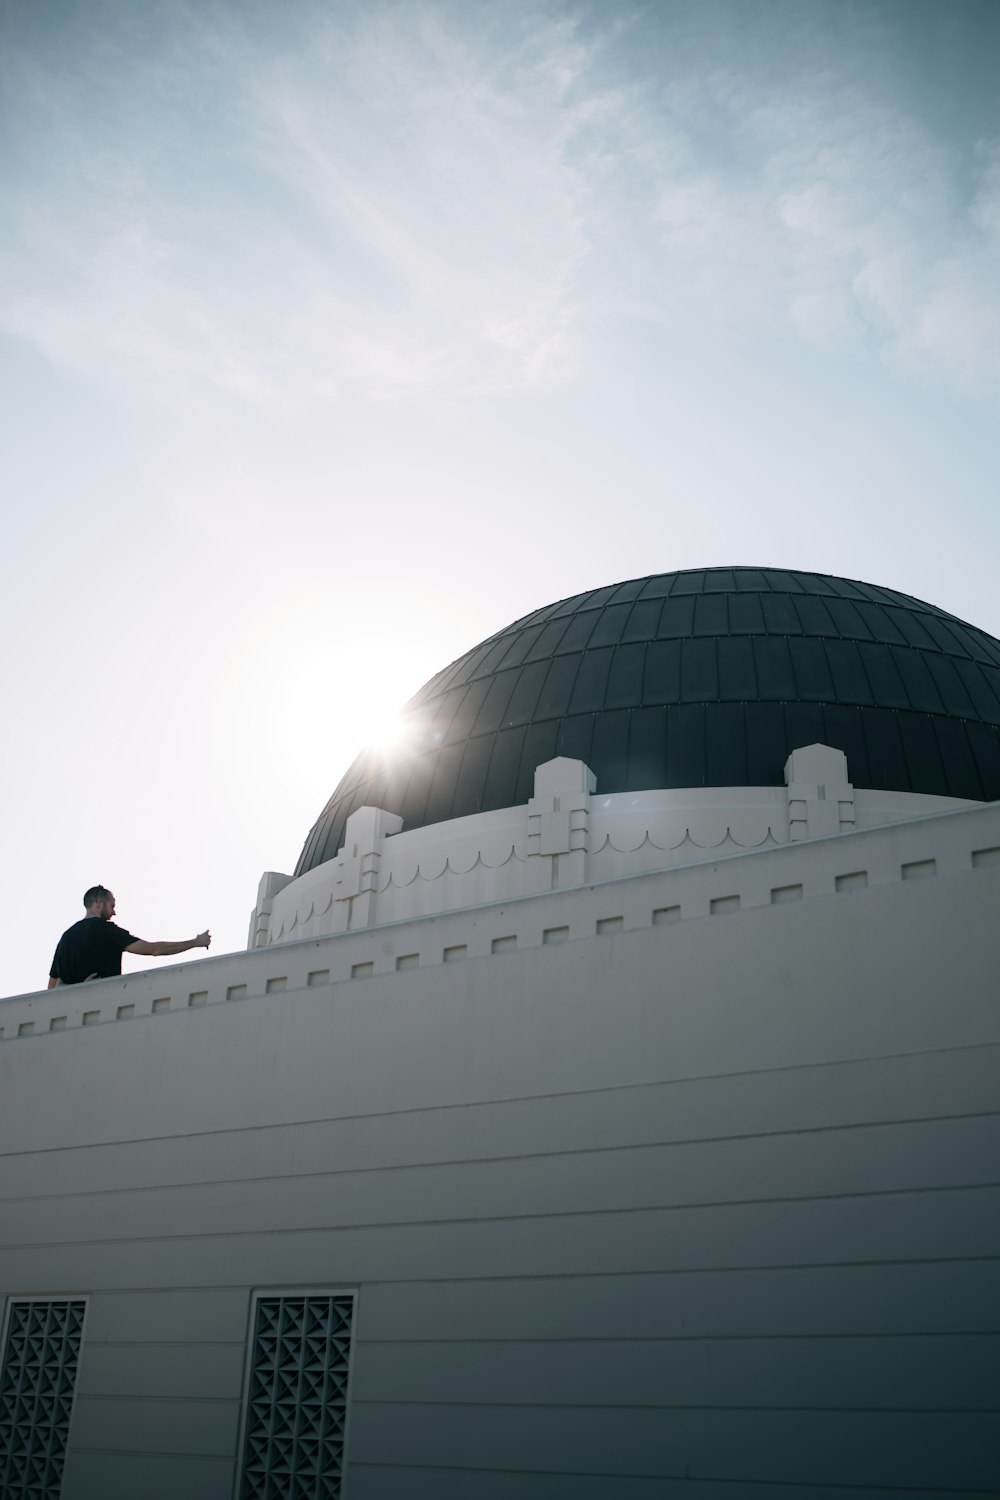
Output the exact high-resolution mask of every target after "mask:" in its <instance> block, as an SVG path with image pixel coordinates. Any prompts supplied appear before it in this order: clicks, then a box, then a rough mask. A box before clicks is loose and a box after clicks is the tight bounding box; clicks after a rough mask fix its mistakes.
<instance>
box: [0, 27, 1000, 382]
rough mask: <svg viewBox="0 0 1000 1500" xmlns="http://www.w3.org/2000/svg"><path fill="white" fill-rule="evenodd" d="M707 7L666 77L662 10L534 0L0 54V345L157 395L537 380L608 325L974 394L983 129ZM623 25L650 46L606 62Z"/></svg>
mask: <svg viewBox="0 0 1000 1500" xmlns="http://www.w3.org/2000/svg"><path fill="white" fill-rule="evenodd" d="M112 9H113V8H112ZM710 10H711V15H712V16H713V17H714V20H713V23H712V25H711V26H710V27H706V28H705V30H704V33H703V34H699V33H697V32H695V33H694V41H693V42H692V40H691V36H690V35H689V36H688V37H687V45H686V49H685V47H679V48H677V49H676V51H677V56H678V58H679V59H680V60H679V61H674V60H673V51H672V32H671V23H672V18H674V17H675V14H676V15H680V14H681V9H678V10H677V11H676V13H675V12H674V11H669V12H663V13H657V14H656V15H655V16H650V14H648V13H643V14H638V15H636V16H633V17H630V16H628V15H626V14H625V13H619V14H618V15H617V16H616V18H615V23H614V25H611V24H605V23H604V22H603V20H602V19H601V14H600V12H598V13H597V16H598V19H597V21H596V22H595V21H594V20H593V19H591V20H589V21H585V20H584V19H582V18H581V17H579V16H577V15H575V14H574V13H573V12H572V11H570V10H567V9H566V8H564V7H561V6H559V5H553V6H552V7H551V8H545V7H542V6H539V5H534V4H523V5H518V4H512V5H510V6H507V7H503V8H502V9H498V8H496V7H493V6H479V5H475V4H470V5H467V6H449V5H442V6H439V7H434V6H419V7H417V6H411V5H405V4H404V5H377V4H372V5H369V6H366V7H362V8H360V9H358V10H357V11H355V12H352V13H350V14H348V15H344V14H343V13H340V14H339V16H336V17H335V19H333V20H331V18H330V13H329V11H328V10H327V9H326V8H325V7H324V8H317V9H316V10H313V9H311V8H308V7H303V8H302V9H301V10H299V11H296V12H294V13H291V12H290V13H288V14H289V15H290V16H291V20H290V22H289V27H290V29H289V33H288V34H287V35H285V36H283V37H281V38H275V37H274V36H273V35H266V34H265V33H264V31H263V30H262V23H261V19H260V15H259V14H258V13H257V12H255V11H251V10H246V11H243V10H237V9H235V8H234V9H226V8H220V9H213V10H211V11H208V12H203V11H190V10H184V9H177V10H176V11H174V12H172V16H173V19H172V22H171V29H170V30H169V31H168V33H167V34H166V36H164V34H163V33H162V32H161V33H158V34H157V35H156V36H155V37H153V38H152V40H151V41H150V42H149V44H148V45H143V38H142V37H141V36H140V37H138V38H137V37H135V36H130V35H128V34H126V33H125V32H123V33H122V34H121V35H118V33H115V32H113V31H112V32H111V33H110V35H109V36H106V37H99V42H95V43H94V45H93V46H92V47H91V48H90V49H89V50H87V51H85V54H84V55H83V56H82V57H81V58H79V59H77V58H74V59H72V60H69V59H64V60H63V61H62V63H61V64H60V62H59V60H58V59H56V58H55V57H53V58H49V59H47V60H45V61H43V62H41V63H40V62H37V61H33V57H34V56H37V55H38V53H37V49H36V53H35V54H32V53H31V52H30V50H29V51H27V52H24V53H23V55H21V57H20V59H19V61H18V63H17V67H16V69H14V67H13V64H11V63H8V75H9V77H13V78H14V81H15V83H16V88H15V90H14V98H15V106H16V107H17V108H18V109H19V110H20V113H21V117H22V118H21V128H20V140H21V142H22V146H21V148H20V154H19V156H18V158H17V159H16V160H14V161H13V162H12V163H11V166H12V170H11V172H10V174H9V187H8V191H7V193H6V202H5V219H6V232H5V236H4V240H3V243H2V245H0V325H2V326H3V327H5V328H6V329H7V330H8V331H9V332H11V333H13V334H15V335H17V336H18V337H20V338H23V339H25V340H27V341H29V342H30V343H32V344H34V345H35V346H36V347H38V348H40V349H41V350H43V351H44V353H45V354H46V355H47V356H48V357H49V358H51V359H52V360H54V361H56V362H59V363H62V364H66V365H69V366H72V367H75V368H77V369H80V370H82V371H84V372H86V373H87V374H88V375H90V376H93V377H96V378H99V379H102V380H106V381H107V382H109V383H111V384H113V385H115V386H117V387H124V388H128V389H138V390H139V391H141V392H143V393H145V394H147V395H153V396H156V397H158V398H160V399H164V400H167V401H169V402H176V403H180V404H187V403H189V402H191V401H198V400H200V399H202V396H203V394H204V393H205V392H206V391H208V392H217V393H218V392H221V393H223V394H224V395H225V396H227V397H229V398H231V399H233V400H235V401H237V402H240V403H250V404H268V405H281V404H288V405H291V406H295V407H301V406H302V404H303V403H306V404H308V403H309V402H313V401H316V402H320V403H324V402H328V401H330V400H337V399H339V398H341V397H343V396H345V395H351V394H358V393H360V394H362V395H364V396H366V397H377V398H393V397H395V396H397V395H400V394H403V395H408V394H412V393H420V392H429V393H436V394H440V393H450V394H455V395H463V396H468V395H472V396H477V395H480V396H489V395H495V394H498V393H506V392H525V391H533V390H539V389H547V388H553V387H557V386H559V385H560V384H561V383H564V382H566V381H567V380H571V379H572V378H573V377H574V376H575V375H576V374H577V372H578V371H580V370H581V369H582V368H585V367H586V364H587V360H588V356H591V355H592V354H593V351H594V349H595V347H596V336H595V330H597V329H599V328H600V326H601V325H602V324H606V323H607V322H609V321H613V320H614V319H616V318H622V317H623V316H626V317H628V318H629V319H632V320H639V321H641V320H649V319H653V320H656V321H657V322H663V321H666V322H668V323H670V324H672V325H674V326H676V327H677V328H678V329H680V330H682V331H683V332H684V333H685V335H686V336H688V337H690V338H692V339H696V340H697V339H701V338H712V339H714V340H717V341H721V343H720V347H724V344H725V340H726V339H727V338H731V337H732V336H733V335H734V334H735V335H738V336H740V337H750V338H757V339H761V340H773V339H774V338H775V336H776V334H777V335H778V336H780V335H782V334H784V336H786V337H787V338H788V339H790V340H793V341H794V340H799V341H802V342H803V343H806V344H809V345H813V346H819V347H821V348H836V349H840V350H846V351H848V352H854V353H856V354H873V355H875V356H877V357H878V358H880V359H881V360H882V361H883V362H884V363H885V364H886V366H887V367H888V368H890V369H891V370H892V371H893V372H894V373H896V374H897V375H900V376H902V377H904V378H910V379H919V380H922V381H931V382H938V383H941V384H944V385H947V386H950V387H951V388H952V389H954V390H957V391H959V392H962V393H967V394H973V395H984V394H996V393H998V392H1000V276H998V274H997V272H998V269H1000V267H998V257H1000V149H998V146H997V143H996V142H993V143H989V142H986V143H978V145H977V144H976V143H972V145H967V144H965V143H962V142H957V141H954V140H952V141H947V142H946V141H943V140H942V139H940V138H939V137H938V135H937V134H936V133H935V131H934V130H933V129H932V128H931V126H930V125H929V124H928V123H927V122H926V121H922V120H920V119H917V118H915V117H914V115H913V114H912V112H910V111H909V110H908V109H907V108H905V107H904V106H903V105H902V104H901V103H900V102H899V101H898V100H897V99H895V98H894V97H893V96H892V95H891V93H890V92H889V91H887V89H886V88H885V86H884V84H883V83H882V81H881V76H880V71H879V68H878V66H877V65H876V64H877V49H878V47H880V46H881V47H885V46H888V45H889V44H890V42H891V38H889V39H888V40H887V39H886V37H885V36H884V35H883V36H880V34H879V33H878V30H877V28H876V29H875V30H874V31H864V35H861V34H859V35H857V36H855V37H854V38H853V45H854V47H855V49H857V48H859V47H860V46H861V43H862V42H863V43H864V44H865V47H866V48H867V49H868V51H869V52H871V53H872V55H873V58H874V60H873V61H872V62H871V63H870V64H869V65H868V66H867V67H866V68H864V69H859V67H858V66H857V65H856V63H857V57H856V55H855V53H854V52H852V50H851V45H847V46H846V50H845V47H844V46H840V48H839V50H838V49H837V47H836V46H834V45H833V44H831V46H830V47H827V48H826V49H825V50H824V46H823V45H822V43H823V36H822V35H821V33H819V32H818V31H817V30H816V28H815V27H813V28H812V29H811V30H810V28H809V27H808V26H805V23H803V27H804V29H803V31H802V37H801V38H800V39H799V45H798V49H797V50H796V48H795V47H791V46H790V47H789V49H788V52H787V57H786V58H785V62H784V67H783V68H776V66H775V64H774V62H773V60H771V61H769V62H768V63H767V65H766V66H765V64H764V62H762V60H761V59H762V58H763V57H765V56H766V57H767V58H769V59H773V58H774V57H775V56H779V57H781V56H784V54H782V52H781V48H780V47H779V46H778V39H775V41H774V45H773V46H771V47H770V48H761V47H757V49H756V50H754V49H753V48H749V49H745V50H746V56H743V55H741V54H738V51H737V48H738V45H741V44H740V42H739V37H738V36H737V37H736V39H735V40H730V39H729V29H727V27H726V26H725V25H722V24H721V21H720V18H721V20H724V19H725V16H726V15H727V14H730V12H727V10H726V7H725V6H722V7H718V6H716V7H714V8H710ZM111 13H112V12H111V11H107V12H105V13H104V14H105V16H108V15H110V14H111ZM694 14H696V15H698V16H700V15H702V14H708V11H706V12H704V13H703V12H702V11H700V10H698V11H696V12H695V13H694ZM731 15H732V16H733V17H735V18H737V19H740V21H741V24H743V25H744V28H745V24H746V23H745V17H746V15H747V12H746V11H745V10H743V9H742V8H740V7H737V9H736V10H735V11H733V12H731ZM761 24H762V25H763V24H765V23H761ZM766 24H773V23H771V22H768V23H766ZM295 26H298V30H297V31H295V29H294V28H295ZM630 27H631V36H632V38H633V41H634V40H636V39H639V40H640V41H641V40H643V39H644V37H645V33H644V28H648V39H649V40H650V42H651V43H652V42H653V41H655V42H656V43H657V45H658V46H659V48H660V51H659V52H657V50H656V48H655V47H652V46H651V48H650V53H649V56H648V57H646V56H645V53H644V52H643V49H642V48H641V47H640V49H639V51H638V53H633V55H632V59H631V63H630V66H629V67H628V68H627V69H622V68H621V67H618V68H617V71H616V68H615V66H614V63H613V58H614V49H615V44H616V41H617V39H618V38H619V37H620V36H621V35H622V34H628V33H629V28H630ZM862 30H864V28H862ZM760 39H761V38H760V37H758V38H757V40H758V41H760ZM745 40H746V38H745V37H744V42H745ZM764 40H766V38H764ZM41 55H42V56H43V58H44V52H43V53H42V54H41ZM859 55H860V54H859ZM667 58H669V59H671V64H670V67H669V68H666V64H665V62H664V59H667ZM71 62H72V66H71ZM661 65H662V66H661Z"/></svg>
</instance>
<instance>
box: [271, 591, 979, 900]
mask: <svg viewBox="0 0 1000 1500" xmlns="http://www.w3.org/2000/svg"><path fill="white" fill-rule="evenodd" d="M404 712H405V717H406V719H407V721H408V722H409V723H410V724H411V726H412V734H411V735H410V737H409V742H408V743H407V745H406V747H405V748H404V749H402V750H398V751H396V752H395V753H394V754H393V755H392V756H389V757H387V756H385V755H383V754H379V753H378V752H376V751H373V750H366V751H364V752H363V753H362V754H361V755H360V756H359V757H358V759H357V760H356V761H355V762H354V764H353V765H352V766H351V768H350V770H349V771H348V772H347V775H346V776H345V777H344V779H343V780H342V781H341V783H340V785H339V786H338V788H337V790H336V791H335V792H334V794H333V796H332V797H331V798H330V801H329V802H328V803H327V805H326V807H325V808H324V809H323V812H322V814H321V815H320V817H319V819H318V820H317V822H316V825H315V827H314V828H313V830H312V832H311V833H310V835H309V837H308V839H307V840H306V844H305V848H304V849H303V851H302V855H301V857H300V859H299V863H298V865H297V867H296V871H295V873H296V875H301V874H303V873H304V872H305V871H306V870H311V869H313V868H314V866H316V865H318V864H322V863H323V861H324V860H327V859H332V858H333V857H334V855H335V854H336V853H337V851H338V849H339V847H340V845H341V843H342V841H343V831H344V824H345V822H346V820H347V818H348V816H349V815H350V814H351V813H352V812H353V811H354V810H355V809H356V808H358V807H363V806H366V805H367V806H375V807H384V808H388V809H389V811H390V812H394V813H399V814H401V815H402V818H403V826H404V828H420V827H421V826H423V825H424V824H428V823H438V822H441V821H443V820H444V819H446V818H460V817H464V816H465V815H466V814H469V813H476V812H486V811H488V810H489V809H491V808H497V807H511V806H514V805H515V804H517V803H522V802H526V801H527V799H528V798H529V797H530V796H531V793H532V782H533V777H534V771H535V767H536V766H537V765H539V764H541V763H542V762H543V761H546V760H551V759H552V757H553V756H556V755H567V756H570V757H572V758H574V759H578V760H584V761H586V762H587V764H588V765H589V766H590V767H591V769H592V770H593V771H594V773H595V775H596V776H597V786H598V790H599V791H602V792H627V791H642V790H646V789H650V788H654V787H693V786H781V785H783V782H784V776H783V768H784V764H785V760H786V759H787V757H788V755H789V753H790V752H791V751H792V750H794V749H795V748H797V747H798V746H800V745H809V744H813V743H814V742H816V741H821V742H823V743H824V744H828V745H835V746H837V747H838V748H839V749H841V750H843V751H844V752H845V753H846V755H847V762H848V767H849V774H850V776H851V778H852V780H853V781H854V782H855V784H856V785H858V786H862V787H877V788H882V789H889V790H894V791H901V792H930V793H939V794H942V795H944V796H949V797H970V798H974V799H977V800H978V799H982V800H986V801H993V800H994V799H997V798H1000V641H996V640H994V639H993V637H992V636H989V635H986V634H985V633H984V632H983V631H981V630H976V629H975V628H974V627H973V626H971V625H966V624H964V623H963V622H962V621H961V620H957V619H955V617H954V616H953V615H949V614H946V613H945V612H944V611H943V610H940V609H935V608H934V606H933V605H931V604H923V603H921V601H920V600H919V599H911V598H909V597H908V596H907V595H906V594H897V593H895V592H894V591H893V590H892V589H883V588H876V587H874V586H873V585H872V584H868V583H855V582H850V581H848V580H847V579H845V578H831V577H828V576H826V575H824V574H818V573H790V572H781V571H777V570H775V569H772V568H708V569H704V570H699V571H694V572H685V573H658V574H655V575H654V576H653V577H650V578H634V579H632V580H630V581H629V582H628V583H618V584H611V585H610V586H609V587H608V588H602V589H596V590H594V591H593V592H592V593H587V594H577V595H576V596H575V597H574V598H572V599H563V600H560V602H559V603H557V604H550V605H548V606H547V607H546V608H545V609H539V610H536V611H535V612H534V613H533V614H530V615H526V616H525V617H524V619H522V620H517V621H516V622H515V623H514V624H513V625H509V626H508V627H507V628H506V629H505V630H502V631H500V632H499V634H497V635H494V636H491V637H490V639H489V640H488V641H484V642H483V643H482V644H481V645H479V646H476V647H475V648H474V649H473V650H472V651H468V652H467V653H466V654H465V656H462V657H460V658H459V659H458V661H456V662H453V663H452V664H451V666H449V667H446V668H445V670H444V671H443V672H439V673H438V675H437V676H436V677H433V678H432V679H431V681H430V682H428V683H427V684H426V686H425V687H423V688H422V689H421V690H420V692H419V693H417V695H416V697H415V698H413V699H412V700H411V701H410V703H409V704H408V705H407V707H406V710H405V711H404Z"/></svg>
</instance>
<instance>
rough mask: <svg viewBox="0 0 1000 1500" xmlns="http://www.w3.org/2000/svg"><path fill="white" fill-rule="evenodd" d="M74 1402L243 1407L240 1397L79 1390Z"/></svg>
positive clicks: (97, 1404)
mask: <svg viewBox="0 0 1000 1500" xmlns="http://www.w3.org/2000/svg"><path fill="white" fill-rule="evenodd" d="M181 1347H183V1346H181ZM74 1401H75V1403H76V1404H79V1405H82V1404H83V1403H84V1402H86V1403H87V1404H89V1405H93V1406H100V1405H102V1404H104V1403H106V1402H108V1401H112V1402H114V1403H115V1405H116V1406H117V1405H120V1404H122V1403H123V1402H128V1404H129V1405H131V1406H160V1405H162V1403H163V1402H164V1401H169V1402H170V1404H171V1406H176V1405H179V1404H180V1403H181V1402H183V1403H184V1405H185V1406H239V1405H241V1398H240V1397H239V1396H164V1395H162V1394H161V1395H157V1396H137V1395H135V1394H134V1392H132V1391H121V1392H118V1391H83V1390H78V1391H77V1393H76V1396H75V1397H74Z"/></svg>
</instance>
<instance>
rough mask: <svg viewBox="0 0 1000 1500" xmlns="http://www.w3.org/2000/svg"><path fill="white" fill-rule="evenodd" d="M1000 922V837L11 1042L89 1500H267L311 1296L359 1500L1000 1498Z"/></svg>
mask: <svg viewBox="0 0 1000 1500" xmlns="http://www.w3.org/2000/svg"><path fill="white" fill-rule="evenodd" d="M998 901H1000V808H997V807H990V808H985V809H974V810H971V811H965V812H958V813H952V814H948V815H945V816H940V817H931V818H926V819H921V820H918V821H917V822H913V823H907V824H901V825H897V826H894V827H892V828H886V829H874V830H868V831H862V832H856V833H851V834H844V835H839V836H835V837H831V838H828V839H820V840H816V841H812V842H809V843H801V844H789V845H787V846H784V847H781V848H776V849H768V850H765V851H761V852H760V853H754V854H744V855H738V856H734V857H733V858H731V859H728V860H719V861H717V862H715V863H711V864H709V863H706V864H704V865H698V866H688V867H685V868H683V869H679V870H673V871H668V872H661V873H655V874H644V875H640V876H636V877H634V878H630V879H627V880H621V881H617V882H613V883H610V884H606V885H603V886H599V887H586V888H583V889H579V890H557V891H551V892H549V893H545V894H540V895H537V896H534V897H530V898H525V899H524V900H522V901H518V902H513V903H508V904H506V905H496V906H486V907H480V908H476V909H475V910H473V911H469V912H465V913H450V914H447V915H444V916H434V917H428V918H425V919H423V920H421V921H414V922H411V923H403V924H396V925H393V926H389V927H385V928H383V929H375V930H367V931H365V932H362V933H357V934H355V933H350V932H348V933H344V934H342V935H335V936H330V937H325V938H320V939H317V940H315V941H308V942H301V943H290V944H287V945H279V946H277V947H272V948H267V949H263V950H260V951H258V952H253V953H246V954H241V955H231V956H228V957H221V958H216V959H209V960H205V961H204V962H202V963H198V964H186V965H180V966H175V967H173V968H170V969H161V970H159V971H155V972H152V973H149V974H142V975H137V976H132V977H129V978H126V979H122V980H114V981H102V982H99V983H94V984H90V985H87V986H80V987H77V992H71V991H60V990H56V991H52V992H47V993H45V994H42V995H38V996H25V997H17V998H15V999H12V1000H10V1001H6V1002H2V1003H0V1023H2V1024H3V1027H4V1033H3V1035H4V1039H3V1041H2V1042H0V1120H2V1141H0V1146H2V1155H0V1241H2V1243H0V1290H2V1292H3V1294H4V1295H5V1296H8V1297H9V1296H27V1295H37V1296H49V1295H51V1296H65V1295H69V1294H76V1295H81V1296H85V1297H86V1298H87V1312H86V1322H85V1330H84V1339H83V1347H82V1356H81V1362H80V1370H79V1378H78V1384H77V1391H76V1398H75V1405H74V1410H73V1418H72V1425H71V1430H70V1444H69V1454H68V1458H67V1463H66V1470H65V1477H64V1483H63V1490H62V1494H63V1500H167V1497H170V1500H176V1497H178V1496H184V1497H185V1500H223V1497H225V1500H228V1497H230V1496H231V1494H232V1492H233V1483H234V1468H235V1460H236V1452H237V1446H238V1437H239V1428H240V1416H241V1401H242V1391H243V1382H244V1370H245V1357H246V1345H247V1336H248V1320H249V1315H250V1305H251V1297H252V1294H253V1293H254V1292H255V1291H264V1290H267V1289H270V1288H280V1289H294V1288H296V1287H312V1288H331V1289H333V1290H354V1291H356V1292H357V1297H358V1301H357V1316H356V1322H355V1329H354V1347H353V1355H352V1394H351V1410H350V1426H349V1432H348V1440H347V1454H348V1466H347V1476H346V1482H345V1487H344V1493H345V1496H346V1497H347V1500H397V1497H399V1500H402V1497H404V1496H405V1497H407V1500H423V1497H427V1500H430V1497H434V1500H458V1497H462V1500H469V1497H471V1500H480V1497H482V1500H570V1497H573V1500H578V1497H583V1500H620V1497H621V1500H631V1497H643V1500H645V1497H653V1496H657V1497H659V1496H684V1497H688V1496H690V1497H691V1500H695V1497H697V1500H746V1497H748V1496H750V1495H761V1496H766V1495H771V1494H774V1495H776V1496H781V1497H782V1500H790V1497H797V1496H803V1497H805V1496H810V1497H815V1500H836V1497H841V1496H842V1497H845V1500H846V1497H848V1496H850V1497H852V1500H858V1497H868V1496H871V1497H875V1496H879V1497H888V1496H896V1497H898V1496H900V1495H906V1496H910V1495H912V1496H921V1495H928V1496H930V1495H937V1496H941V1495H966V1494H968V1495H976V1494H979V1495H987V1494H995V1493H997V1491H998V1486H1000V1456H998V1455H1000V1449H998V1445H997V1442H996V1434H997V1428H998V1422H997V1416H998V1409H1000V1357H998V1356H1000V1187H998V1185H997V1168H996V1163H997V1161H998V1159H1000V1149H998V1148H1000V1015H998V1006H997V979H996V975H997V961H998V957H1000V953H998V948H1000V944H998V940H997V920H996V913H997V909H998ZM129 1007H131V1009H129ZM121 1011H124V1013H123V1014H122V1015H121V1016H119V1012H121ZM87 1016H90V1017H91V1019H90V1020H89V1021H88V1020H86V1019H85V1018H86V1017H87ZM53 1022H56V1023H58V1024H56V1025H54V1026H53V1024H52V1023H53ZM29 1027H30V1029H25V1028H29Z"/></svg>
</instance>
